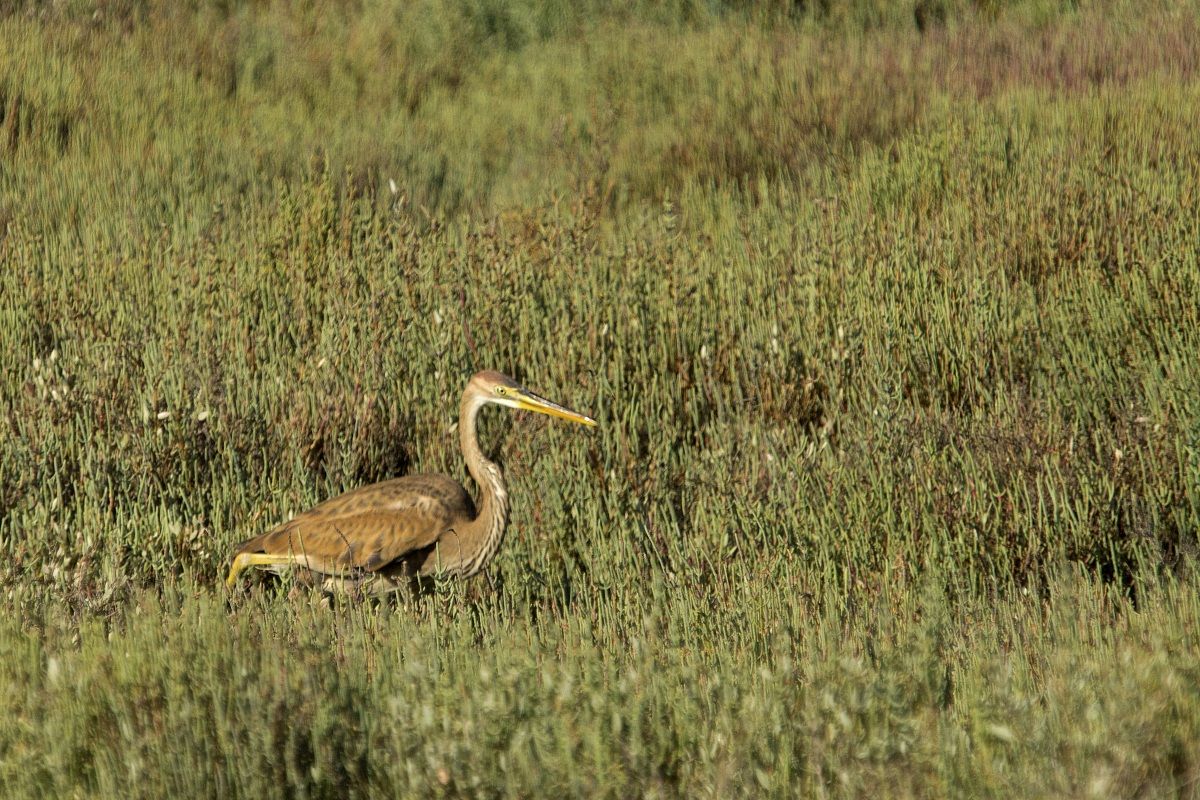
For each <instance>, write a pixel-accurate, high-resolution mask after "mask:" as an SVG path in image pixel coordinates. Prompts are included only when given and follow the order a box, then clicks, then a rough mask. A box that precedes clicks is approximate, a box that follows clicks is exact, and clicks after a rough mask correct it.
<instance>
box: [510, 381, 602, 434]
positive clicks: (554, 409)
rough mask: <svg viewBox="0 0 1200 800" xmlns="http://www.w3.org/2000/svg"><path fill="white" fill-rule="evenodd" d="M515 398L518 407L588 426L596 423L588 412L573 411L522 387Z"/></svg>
mask: <svg viewBox="0 0 1200 800" xmlns="http://www.w3.org/2000/svg"><path fill="white" fill-rule="evenodd" d="M515 399H516V406H517V408H523V409H525V410H526V411H536V412H538V413H539V414H549V415H550V416H552V417H558V418H559V419H565V420H570V421H571V422H578V423H579V424H580V425H587V426H588V427H592V426H594V425H595V424H596V420H594V419H592V418H591V417H589V416H587V415H586V414H580V413H578V412H576V411H572V410H571V409H569V408H564V407H563V406H560V405H559V404H558V403H553V402H551V401H549V400H547V399H546V398H544V397H538V396H537V395H536V394H534V393H533V392H531V391H529V390H528V389H522V390H521V391H520V392H519V393H518V394H517V396H516V398H515Z"/></svg>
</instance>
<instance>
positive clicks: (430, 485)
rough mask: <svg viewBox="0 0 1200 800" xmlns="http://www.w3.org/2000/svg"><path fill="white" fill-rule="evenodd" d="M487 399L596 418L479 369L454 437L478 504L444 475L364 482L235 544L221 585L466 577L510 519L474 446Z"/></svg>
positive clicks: (370, 583) (355, 585)
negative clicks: (299, 576)
mask: <svg viewBox="0 0 1200 800" xmlns="http://www.w3.org/2000/svg"><path fill="white" fill-rule="evenodd" d="M488 403H495V404H497V405H502V406H508V407H509V408H521V409H525V410H527V411H537V412H540V413H542V414H549V415H550V416H553V417H560V418H562V419H566V420H570V421H572V422H578V423H580V424H582V425H588V426H592V425H595V424H596V421H595V420H594V419H592V418H591V417H588V416H585V415H583V414H578V413H576V412H574V411H571V410H570V409H568V408H563V407H562V406H560V405H558V404H557V403H552V402H550V401H549V400H546V399H545V398H543V397H538V396H537V395H536V394H534V393H533V392H531V391H529V390H528V389H526V388H524V387H523V386H521V385H519V384H518V383H517V382H516V381H514V380H513V379H512V378H509V377H508V376H506V375H501V374H500V373H499V372H492V371H485V372H480V373H478V374H476V375H475V376H474V377H472V378H471V380H470V381H469V382H468V383H467V388H466V390H464V391H463V396H462V404H461V406H460V407H459V417H458V438H459V444H460V446H461V447H462V454H463V458H464V459H465V460H466V462H467V470H468V471H469V472H470V473H471V477H472V478H474V479H475V483H476V484H478V486H479V503H478V508H477V507H476V504H475V503H473V502H472V501H471V497H470V495H468V494H467V490H466V489H464V488H463V487H462V486H461V485H460V484H459V483H458V482H457V481H455V480H453V479H452V478H450V477H449V476H447V475H409V476H407V477H403V478H393V479H392V480H388V481H384V482H382V483H375V484H371V485H370V486H362V487H359V488H358V489H352V490H351V491H349V492H346V493H345V494H342V495H339V496H337V497H334V498H332V499H329V500H326V501H325V502H323V503H321V504H319V505H317V506H314V507H313V508H311V509H309V510H308V511H305V512H304V513H302V514H299V515H298V516H296V517H294V518H293V519H292V520H291V521H290V522H286V523H284V524H283V525H280V526H279V527H278V528H275V529H273V530H271V531H268V532H267V533H264V534H262V535H261V536H255V537H254V538H253V539H247V540H246V541H244V542H242V543H241V544H239V545H238V546H237V550H236V551H235V553H234V557H233V564H232V566H231V567H230V569H229V577H228V578H226V579H225V585H226V586H227V587H228V588H230V589H232V588H233V587H234V586H235V585H236V583H237V579H238V576H239V575H240V574H241V573H242V571H243V570H245V569H246V568H247V567H267V568H269V569H271V570H274V571H275V572H282V571H284V570H288V569H294V568H299V569H301V570H308V571H309V572H310V573H313V574H314V577H315V578H317V579H318V580H320V581H321V582H322V585H323V587H324V588H325V589H326V590H327V591H338V590H341V591H346V590H355V591H360V592H363V593H365V594H384V593H386V592H390V591H393V590H395V589H399V588H401V587H402V586H404V585H406V584H407V583H408V582H410V581H411V580H414V579H416V578H419V577H422V576H432V575H449V576H455V577H462V578H469V577H471V576H472V575H474V574H475V573H477V572H479V571H480V570H481V569H483V568H484V567H485V566H487V563H488V562H489V561H491V559H492V556H494V555H495V554H496V550H497V549H498V548H499V547H500V541H501V539H502V538H503V537H504V528H505V525H506V524H507V523H508V490H507V489H506V487H505V485H504V474H503V472H502V471H501V470H500V467H499V466H498V465H497V464H494V463H492V462H491V461H489V460H488V459H487V458H486V457H485V456H484V455H483V451H482V450H480V449H479V439H478V437H477V436H476V434H475V420H476V418H477V417H478V416H479V411H480V409H482V408H483V407H484V406H485V405H487V404H488Z"/></svg>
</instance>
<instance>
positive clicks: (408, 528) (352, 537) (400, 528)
mask: <svg viewBox="0 0 1200 800" xmlns="http://www.w3.org/2000/svg"><path fill="white" fill-rule="evenodd" d="M314 510H315V509H314ZM454 522H455V514H454V513H453V510H452V509H450V508H448V507H446V506H444V505H442V504H440V503H422V504H418V505H412V506H409V507H407V508H402V509H384V510H370V511H356V512H350V513H343V514H314V513H312V512H307V513H304V514H301V515H299V516H297V517H296V518H295V519H293V520H291V521H290V522H287V523H285V524H283V525H280V526H279V527H278V528H275V529H274V530H272V531H270V532H268V533H265V534H263V535H262V536H258V537H255V538H254V539H251V540H249V541H247V542H245V543H244V544H243V545H242V546H241V547H240V548H239V552H252V553H272V554H276V555H284V554H287V555H295V556H302V557H304V558H305V560H306V561H307V565H308V567H309V569H313V570H316V571H318V572H330V573H338V572H343V571H346V570H351V569H363V570H368V571H372V572H373V571H375V570H379V569H382V568H383V567H385V566H387V565H388V564H390V563H392V562H393V561H395V560H396V559H398V558H402V557H404V556H405V555H408V554H409V553H412V552H414V551H417V550H420V549H422V548H424V547H428V546H429V545H431V544H433V543H434V542H435V541H437V538H438V536H440V535H441V534H442V533H443V532H444V531H445V530H446V529H447V528H450V527H452V526H453V525H454Z"/></svg>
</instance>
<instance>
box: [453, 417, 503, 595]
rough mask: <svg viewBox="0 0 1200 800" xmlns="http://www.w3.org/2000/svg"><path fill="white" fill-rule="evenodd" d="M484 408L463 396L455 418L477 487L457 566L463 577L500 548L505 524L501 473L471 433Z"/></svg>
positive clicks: (475, 569) (470, 574)
mask: <svg viewBox="0 0 1200 800" xmlns="http://www.w3.org/2000/svg"><path fill="white" fill-rule="evenodd" d="M484 405H486V403H485V402H484V401H483V400H480V399H479V398H478V397H471V396H465V397H463V402H462V408H461V409H460V411H459V417H458V438H459V444H460V446H461V447H462V454H463V459H464V460H466V462H467V471H468V472H470V473H471V477H472V478H474V479H475V483H477V484H478V485H479V500H478V501H477V502H476V506H477V511H478V513H477V515H476V517H475V521H474V522H473V523H472V524H471V526H470V531H469V535H468V536H467V539H468V542H467V543H466V544H467V546H466V547H465V548H463V553H462V563H461V564H460V566H459V569H460V570H461V573H462V575H463V576H464V577H470V576H472V575H474V574H475V573H476V572H479V570H481V569H483V568H484V567H485V566H486V565H487V563H488V562H489V561H491V559H492V556H494V555H495V554H496V550H498V549H499V548H500V542H501V541H502V540H503V539H504V527H505V525H507V524H508V489H507V487H505V485H504V473H503V472H501V470H500V466H499V465H498V464H495V463H493V462H491V461H488V459H487V458H486V457H485V456H484V455H483V451H482V450H481V449H480V448H479V437H478V436H477V435H476V432H475V421H476V419H477V418H478V416H479V410H480V409H481V408H483V406H484Z"/></svg>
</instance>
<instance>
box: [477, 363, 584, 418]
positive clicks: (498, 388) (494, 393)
mask: <svg viewBox="0 0 1200 800" xmlns="http://www.w3.org/2000/svg"><path fill="white" fill-rule="evenodd" d="M470 393H471V394H472V395H474V396H475V398H477V400H476V402H479V403H495V404H497V405H501V406H508V407H509V408H521V409H524V410H525V411H536V412H538V413H539V414H549V415H550V416H552V417H558V418H559V419H565V420H570V421H571V422H578V423H579V424H580V425H587V426H589V427H590V426H592V425H595V424H596V420H594V419H592V418H591V417H589V416H587V415H586V414H580V413H578V412H575V411H572V410H571V409H569V408H564V407H563V406H560V405H559V404H558V403H554V402H551V401H550V400H547V399H546V398H544V397H540V396H538V395H536V394H534V393H533V392H531V391H529V390H528V389H526V388H525V387H524V386H522V385H521V384H519V383H517V382H516V381H514V380H513V379H512V378H510V377H508V376H507V375H504V374H502V373H499V372H496V371H494V370H484V371H483V372H477V373H476V374H475V376H474V377H473V378H471V383H470Z"/></svg>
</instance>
